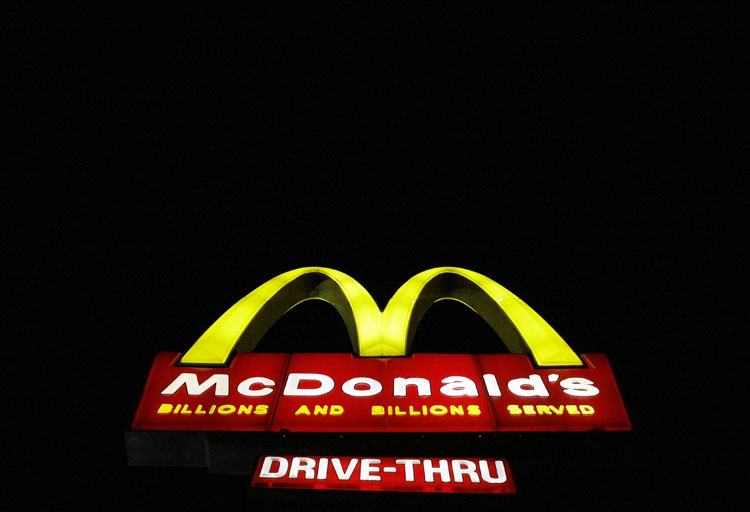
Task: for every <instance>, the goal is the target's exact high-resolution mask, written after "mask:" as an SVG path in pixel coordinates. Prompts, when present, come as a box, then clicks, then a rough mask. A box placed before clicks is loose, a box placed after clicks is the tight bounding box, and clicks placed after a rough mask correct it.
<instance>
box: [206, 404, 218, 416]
mask: <svg viewBox="0 0 750 512" xmlns="http://www.w3.org/2000/svg"><path fill="white" fill-rule="evenodd" d="M215 410H216V404H214V405H212V406H211V408H210V409H209V410H208V414H213V413H214V411H215Z"/></svg>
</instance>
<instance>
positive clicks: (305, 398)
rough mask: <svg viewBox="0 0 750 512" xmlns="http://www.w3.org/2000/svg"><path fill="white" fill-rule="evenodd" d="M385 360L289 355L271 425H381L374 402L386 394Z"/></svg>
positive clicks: (319, 428)
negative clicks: (282, 386) (374, 413)
mask: <svg viewBox="0 0 750 512" xmlns="http://www.w3.org/2000/svg"><path fill="white" fill-rule="evenodd" d="M385 372H386V365H385V362H384V360H382V359H375V358H355V357H354V356H353V355H351V354H292V356H291V360H290V361H289V368H288V370H287V377H286V381H285V382H284V388H283V392H282V394H281V395H280V397H279V403H278V406H277V407H276V417H275V418H274V421H273V426H272V429H273V430H276V431H278V430H281V429H285V430H296V431H313V432H326V431H335V432H352V431H364V432H367V431H373V430H384V429H385V428H386V420H385V416H383V415H373V414H372V404H375V403H380V402H382V401H383V396H384V395H385V394H386V383H385V382H386V373H385Z"/></svg>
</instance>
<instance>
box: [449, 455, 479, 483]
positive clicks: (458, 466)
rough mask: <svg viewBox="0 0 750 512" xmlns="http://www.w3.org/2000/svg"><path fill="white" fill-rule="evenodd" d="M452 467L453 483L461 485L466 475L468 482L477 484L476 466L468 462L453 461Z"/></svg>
mask: <svg viewBox="0 0 750 512" xmlns="http://www.w3.org/2000/svg"><path fill="white" fill-rule="evenodd" d="M451 466H453V481H454V482H460V483H463V481H464V475H468V477H469V480H471V481H472V482H473V483H475V484H476V483H479V475H477V465H476V464H474V463H473V462H472V461H470V460H461V459H454V460H452V461H451Z"/></svg>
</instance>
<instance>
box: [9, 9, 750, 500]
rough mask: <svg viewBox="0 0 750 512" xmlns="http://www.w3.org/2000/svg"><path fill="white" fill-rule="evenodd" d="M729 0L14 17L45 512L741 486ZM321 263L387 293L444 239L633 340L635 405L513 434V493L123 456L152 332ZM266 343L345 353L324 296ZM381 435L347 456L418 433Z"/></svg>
mask: <svg viewBox="0 0 750 512" xmlns="http://www.w3.org/2000/svg"><path fill="white" fill-rule="evenodd" d="M453 7H456V6H453ZM712 9H713V10H711V11H709V10H708V8H707V7H706V6H680V7H679V8H652V7H649V8H641V9H623V11H622V12H604V11H602V10H601V9H600V8H597V9H590V8H584V7H582V6H573V5H570V4H562V5H544V6H540V7H538V8H535V9H531V8H529V9H528V10H524V11H520V12H505V11H501V10H499V9H497V8H495V7H493V6H491V5H489V6H488V5H483V4H472V6H471V7H470V8H467V9H461V10H460V12H459V9H457V8H450V7H449V8H447V9H446V8H437V7H435V6H433V5H419V6H417V5H416V4H415V5H412V6H411V7H410V8H409V9H400V8H399V9H386V8H384V9H382V10H381V11H379V12H375V11H374V10H362V9H359V8H357V7H354V6H351V7H348V8H343V7H319V6H318V7H305V8H299V7H294V8H281V7H278V6H276V5H273V4H272V5H267V6H260V5H258V6H254V7H252V8H243V9H237V10H235V11H232V10H226V11H224V12H220V13H217V12H208V11H206V12H195V11H182V10H179V11H178V10H171V9H163V10H150V11H147V12H145V11H144V12H134V11H131V10H125V9H123V8H114V7H100V8H97V9H96V10H87V11H66V12H54V13H53V12H43V11H33V10H32V11H28V12H21V11H19V12H13V13H12V14H13V15H12V16H11V17H10V18H9V19H11V20H12V21H11V22H9V25H10V26H12V28H14V29H15V30H13V35H14V36H16V37H14V39H13V42H12V44H10V45H9V48H11V49H12V52H11V53H12V56H13V57H15V58H14V59H12V61H11V63H10V67H9V73H8V76H7V77H6V81H7V82H9V85H10V86H11V88H12V90H13V91H14V92H15V91H18V92H20V94H19V95H18V96H15V95H13V96H9V98H10V99H11V101H9V102H8V107H9V108H8V112H9V114H10V116H9V118H8V119H9V122H8V125H9V127H10V128H12V132H13V134H12V135H11V136H10V137H9V138H8V139H7V140H8V141H9V142H10V143H11V144H10V146H11V149H10V150H9V151H8V152H7V153H6V157H7V163H6V165H4V170H3V172H2V194H3V197H2V199H3V205H4V216H3V217H4V221H3V226H4V229H5V231H6V233H7V234H6V237H5V239H6V247H5V250H4V256H5V258H6V259H7V263H6V265H5V268H6V270H7V272H6V277H5V279H4V282H5V286H4V289H5V290H6V293H5V294H4V295H5V297H4V299H5V302H6V304H5V310H6V311H7V319H8V324H7V325H8V327H10V329H9V331H8V333H7V335H8V338H7V340H8V341H7V343H6V347H8V348H9V349H10V350H9V354H8V352H6V355H8V359H7V360H8V366H7V368H6V370H7V369H9V372H8V375H9V376H10V377H9V380H8V383H7V384H6V398H5V403H4V407H7V409H6V415H5V416H6V419H5V422H4V423H5V438H6V458H7V460H8V462H9V464H7V467H8V468H9V476H10V479H9V480H10V484H11V486H10V487H11V488H12V490H13V491H15V492H14V494H17V495H18V496H20V497H21V499H22V500H23V501H22V503H23V508H28V509H37V508H45V507H47V506H49V504H50V500H51V501H52V503H54V504H56V505H58V506H60V507H64V508H67V507H68V506H73V505H82V504H85V503H95V504H97V505H100V506H103V507H106V508H111V509H134V508H135V507H145V506H147V505H150V504H155V505H158V506H159V507H160V508H162V509H167V510H171V509H180V508H182V507H185V506H190V507H194V508H206V507H211V506H227V505H229V506H234V507H243V508H250V507H255V508H264V507H265V508H267V509H273V510H276V509H286V508H294V509H298V508H300V507H306V508H315V507H317V506H320V507H321V508H330V507H331V506H332V504H341V503H343V504H344V505H346V506H347V507H351V508H353V509H355V510H356V509H380V508H384V507H399V506H424V507H425V509H428V508H429V509H432V508H439V509H457V508H459V507H480V508H482V507H487V508H489V507H492V508H509V509H517V510H521V509H524V510H531V509H533V510H537V509H538V510H542V509H548V508H549V509H551V508H557V509H601V508H604V507H610V508H632V507H633V506H641V505H644V506H645V505H649V504H659V505H664V504H680V505H681V504H687V503H698V504H700V505H702V506H704V507H707V506H710V505H719V504H720V505H724V504H727V503H731V501H732V500H733V498H734V496H735V494H734V493H735V492H736V488H735V485H736V482H737V480H738V479H739V478H740V477H741V475H740V474H739V473H735V474H733V473H732V469H731V463H730V461H731V459H732V458H733V456H736V455H737V454H739V453H741V451H742V450H744V449H746V443H745V442H744V441H743V440H742V439H741V437H740V434H741V433H742V432H741V430H743V422H742V417H743V416H744V415H745V413H744V409H743V405H742V401H741V396H742V395H741V390H742V388H741V386H740V384H739V383H738V382H739V376H740V375H741V374H742V369H741V366H740V362H741V358H740V356H739V349H738V347H740V346H742V345H743V344H744V340H743V338H742V333H743V332H744V331H743V330H741V329H740V328H739V326H740V325H741V322H740V319H742V318H743V313H744V311H743V310H744V308H742V307H739V306H737V305H733V304H737V303H735V302H733V299H732V297H733V295H734V294H733V292H734V291H736V290H741V285H740V284H739V282H740V281H741V276H742V273H741V272H740V266H739V265H738V263H739V262H740V261H741V259H740V258H739V256H738V252H739V251H740V249H741V247H742V246H743V241H744V239H745V238H746V235H745V232H744V227H743V225H742V222H741V218H742V203H743V201H744V198H745V194H744V184H745V183H744V182H743V181H742V180H740V179H738V178H736V177H733V176H731V172H732V171H734V170H736V169H737V168H736V167H734V166H733V163H732V162H733V160H734V159H735V158H736V157H738V156H740V154H741V153H740V149H739V145H738V144H737V143H736V141H737V139H736V138H735V135H736V134H737V133H738V132H737V131H736V128H733V127H732V121H743V119H744V117H745V116H743V110H741V109H740V107H739V105H738V102H737V96H736V95H734V94H733V93H732V92H733V87H734V85H735V82H736V80H737V77H738V70H739V66H738V65H737V62H738V61H737V54H738V51H737V49H736V48H737V45H738V44H739V31H738V30H734V29H733V28H732V27H731V23H730V22H731V21H732V20H733V19H734V13H732V12H729V11H726V12H723V11H720V10H716V9H714V8H712ZM740 133H741V131H740ZM308 265H320V266H327V267H332V268H335V269H338V270H341V271H343V272H346V273H348V274H349V275H351V276H352V277H354V278H355V279H357V280H358V281H359V282H360V283H362V284H363V285H364V286H365V287H366V288H367V289H368V290H369V291H370V293H371V294H372V295H373V297H374V298H375V300H376V302H377V303H378V304H379V305H380V306H381V307H384V306H385V304H386V302H387V301H388V299H389V298H390V296H391V294H392V293H393V292H394V291H395V290H396V289H397V288H398V287H399V286H400V285H401V284H402V283H403V282H404V281H405V280H406V279H408V278H409V277H411V276H412V275H414V274H416V273H418V272H420V271H422V270H425V269H428V268H431V267H434V266H442V265H453V266H460V267H465V268H468V269H471V270H475V271H477V272H480V273H482V274H485V275H487V276H488V277H491V278H492V279H494V280H496V281H498V282H499V283H500V284H502V285H504V286H505V287H507V288H508V289H510V290H511V291H512V292H514V293H515V294H516V295H518V296H519V297H521V298H522V299H523V300H524V301H525V302H527V303H528V304H529V305H531V306H532V307H533V308H534V309H535V310H536V311H537V312H539V313H540V314H541V315H542V317H543V318H545V319H546V320H547V321H548V322H549V323H550V324H551V325H552V326H553V327H554V328H555V329H556V330H557V331H558V332H560V333H561V335H562V336H563V338H565V340H566V341H567V342H568V343H569V344H570V345H571V347H572V348H573V349H574V350H575V351H576V352H578V353H586V352H603V353H606V354H607V355H608V357H609V359H610V362H611V364H612V367H613V369H614V372H615V376H616V378H617V381H618V383H619V386H620V389H621V392H622V396H623V399H624V401H625V404H626V407H627V409H628V412H629V415H630V418H631V421H632V423H633V431H632V432H627V433H623V432H617V433H587V434H560V435H556V434H545V435H539V434H537V435H531V434H509V435H507V436H505V435H503V436H499V437H498V438H497V439H496V440H495V441H494V442H493V443H492V444H488V446H487V455H488V456H495V457H505V458H507V459H508V461H509V464H510V468H511V471H512V473H513V475H514V477H515V480H516V485H517V488H518V494H517V495H516V496H499V497H497V496H496V497H478V496H470V497H467V496H439V497H436V496H408V495H401V494H398V495H383V494H377V495H373V494H371V493H370V494H364V495H363V494H359V493H321V492H319V493H306V492H300V491H288V492H284V491H279V492H276V493H258V492H254V491H251V490H250V489H249V479H248V478H245V477H237V476H225V475H215V474H211V473H209V472H208V471H207V470H206V469H204V468H198V469H184V468H144V467H129V466H128V465H127V461H126V454H125V447H124V440H123V432H124V431H126V430H127V429H128V428H129V424H130V421H131V420H132V416H133V414H134V412H135V408H136V406H137V404H138V400H139V398H140V392H141V391H142V388H143V384H144V383H145V378H146V376H147V374H148V371H149V368H150V365H151V362H152V359H153V357H154V356H155V354H156V353H157V352H159V351H179V352H184V351H186V350H187V349H188V348H189V347H190V345H191V344H192V343H193V342H194V341H195V340H196V339H197V338H198V337H199V336H200V334H202V332H203V331H204V330H205V329H206V328H207V327H208V326H209V325H210V324H211V323H212V322H213V321H214V320H215V319H216V318H218V316H220V315H221V314H222V313H223V312H224V311H225V310H226V309H227V308H228V307H229V306H230V305H231V304H233V303H234V302H235V301H237V300H238V299H239V298H241V297H243V296H244V295H245V294H246V293H248V292H249V291H251V290H252V289H253V288H255V287H256V286H258V285H260V284H262V283H263V282H265V281H266V280H267V279H270V278H271V277H274V276H276V275H278V274H280V273H282V272H284V271H286V270H290V269H293V268H297V267H301V266H308ZM455 340H460V342H461V350H459V351H460V352H480V351H486V350H490V351H492V350H494V349H496V350H497V351H498V352H502V351H504V350H505V349H504V347H503V346H502V344H501V343H500V342H499V340H498V339H497V338H496V337H495V335H494V334H493V333H492V332H491V330H490V329H489V328H488V327H487V326H486V325H485V324H484V323H483V322H482V320H481V319H480V318H479V317H477V316H475V315H473V314H472V313H471V312H469V311H468V310H466V309H465V308H462V306H460V305H459V304H457V303H445V302H443V303H439V304H436V305H435V306H434V307H433V308H432V309H431V310H430V311H429V312H428V314H427V315H426V316H425V319H424V321H423V323H422V324H421V325H420V328H419V331H418V333H417V338H416V341H415V350H417V351H419V352H446V351H450V350H455V349H453V348H452V343H453V342H454V341H455ZM488 347H489V348H488ZM493 347H494V348H493ZM259 348H260V349H264V350H269V351H274V350H276V351H289V352H294V351H313V352H314V351H332V352H348V351H349V350H350V346H349V341H348V338H347V336H346V331H345V329H344V326H343V323H342V322H341V321H340V319H339V318H338V317H337V314H336V313H335V311H334V310H333V309H332V308H330V307H328V306H326V305H325V304H323V303H317V302H312V303H310V302H308V303H305V304H303V305H301V306H300V307H298V308H295V309H294V310H293V311H291V312H290V313H288V314H287V315H286V316H285V317H284V318H283V319H282V320H281V321H280V322H279V323H278V324H277V325H275V326H274V327H273V328H272V330H271V331H270V332H269V333H268V335H267V336H266V338H265V339H264V340H263V341H262V342H261V346H260V347H259ZM720 441H723V442H720ZM372 443H373V444H370V445H368V446H367V447H366V448H365V447H363V448H362V453H356V454H349V453H342V455H383V456H388V455H404V454H402V453H398V454H391V453H379V452H378V448H377V444H376V440H375V441H373V442H372ZM365 451H366V452H367V453H364V452H365ZM435 455H436V456H443V455H446V456H450V455H453V456H460V455H461V453H460V446H454V445H451V444H450V442H449V441H448V440H446V446H445V448H444V450H436V452H435Z"/></svg>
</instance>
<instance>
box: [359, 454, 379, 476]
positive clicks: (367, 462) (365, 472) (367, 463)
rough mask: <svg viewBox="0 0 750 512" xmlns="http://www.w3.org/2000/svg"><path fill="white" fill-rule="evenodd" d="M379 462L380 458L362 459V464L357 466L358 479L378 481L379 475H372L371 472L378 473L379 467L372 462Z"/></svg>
mask: <svg viewBox="0 0 750 512" xmlns="http://www.w3.org/2000/svg"><path fill="white" fill-rule="evenodd" d="M381 462H382V461H381V460H380V459H362V464H360V466H359V479H360V480H362V481H365V482H368V481H369V482H379V481H380V477H379V476H378V475H373V473H379V472H380V468H379V467H377V466H373V465H372V464H380V463H381Z"/></svg>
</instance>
